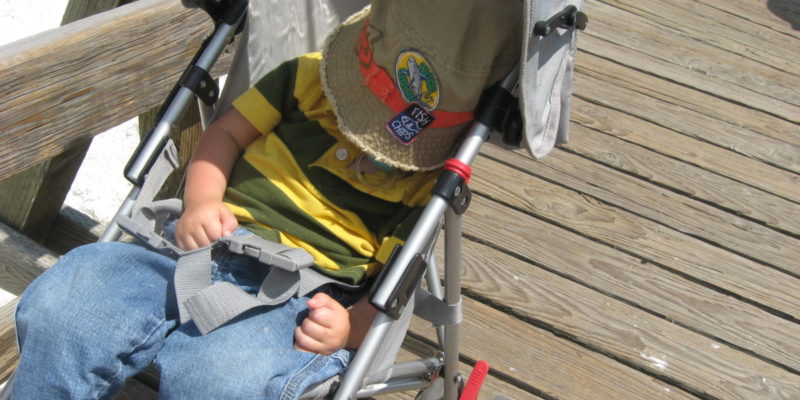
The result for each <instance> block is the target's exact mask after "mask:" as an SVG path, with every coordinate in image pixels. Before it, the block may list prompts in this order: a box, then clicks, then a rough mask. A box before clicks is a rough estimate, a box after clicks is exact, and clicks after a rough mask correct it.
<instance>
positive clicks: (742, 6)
mask: <svg viewBox="0 0 800 400" xmlns="http://www.w3.org/2000/svg"><path fill="white" fill-rule="evenodd" d="M698 1H699V2H701V3H704V4H708V5H709V6H711V7H714V8H716V9H719V10H722V11H725V12H726V13H727V15H726V16H727V17H728V19H729V21H728V22H727V23H728V24H731V25H734V26H735V25H737V24H740V23H741V21H745V22H751V23H756V24H758V25H761V27H762V28H763V29H768V30H771V31H773V32H778V33H780V34H782V35H784V37H785V39H784V40H793V39H800V21H798V17H797V6H796V3H795V2H793V0H768V1H766V2H764V1H763V0H746V1H728V0H698ZM792 5H794V7H792Z"/></svg>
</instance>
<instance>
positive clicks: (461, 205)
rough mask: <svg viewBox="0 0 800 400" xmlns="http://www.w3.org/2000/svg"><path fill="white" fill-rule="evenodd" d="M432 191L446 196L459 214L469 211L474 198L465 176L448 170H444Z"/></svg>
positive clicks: (443, 196)
mask: <svg viewBox="0 0 800 400" xmlns="http://www.w3.org/2000/svg"><path fill="white" fill-rule="evenodd" d="M431 193H433V194H434V195H438V196H440V197H442V198H444V199H445V200H446V201H447V203H448V204H450V207H451V208H452V209H453V211H454V212H455V213H456V214H457V215H461V214H463V213H464V211H467V208H468V207H469V203H470V201H471V200H472V191H471V190H469V186H468V185H467V182H466V181H465V180H464V178H463V177H461V175H459V174H457V173H455V172H453V171H448V170H445V171H442V175H441V176H439V180H438V181H436V186H434V187H433V190H432V191H431Z"/></svg>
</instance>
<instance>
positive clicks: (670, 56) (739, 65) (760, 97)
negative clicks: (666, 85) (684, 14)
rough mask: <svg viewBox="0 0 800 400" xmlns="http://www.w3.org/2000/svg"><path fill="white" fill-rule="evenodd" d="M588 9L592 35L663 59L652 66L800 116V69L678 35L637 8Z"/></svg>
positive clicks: (635, 53) (661, 72)
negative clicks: (766, 63)
mask: <svg viewBox="0 0 800 400" xmlns="http://www.w3.org/2000/svg"><path fill="white" fill-rule="evenodd" d="M586 12H587V13H589V14H590V15H592V24H590V25H589V27H588V28H587V30H586V33H587V35H586V36H592V37H594V38H598V39H602V40H604V41H608V42H612V43H615V44H617V45H619V46H623V47H624V48H626V49H627V53H628V57H629V58H630V57H631V56H643V57H647V58H651V59H652V60H657V61H658V64H659V65H658V66H657V67H655V68H653V69H652V72H654V73H657V74H659V75H665V76H669V77H670V78H671V79H674V80H676V81H678V82H683V83H685V84H688V85H690V86H693V87H698V88H708V89H711V87H709V86H708V85H712V86H717V85H720V86H724V87H725V88H726V89H727V90H728V91H729V93H731V94H732V95H734V96H735V99H736V100H737V101H743V102H744V103H745V104H748V105H750V106H752V107H754V108H758V109H761V110H763V111H769V112H770V113H772V114H774V115H778V116H780V117H781V118H784V119H786V120H788V121H792V122H794V123H798V122H800V116H798V115H800V92H797V90H796V89H795V88H797V87H800V77H798V76H797V75H794V74H790V73H786V72H782V71H779V70H777V69H772V68H769V67H767V66H764V65H763V64H760V63H756V62H753V61H751V60H749V59H747V58H745V57H743V56H740V55H736V54H732V53H729V52H726V51H724V50H721V49H719V48H716V47H714V46H711V45H708V44H706V43H703V42H702V41H698V40H691V39H690V37H689V36H684V35H677V34H676V33H675V31H674V30H671V29H668V28H665V27H663V26H659V25H657V24H653V23H650V21H648V20H645V19H643V18H641V17H639V16H637V15H635V14H632V13H628V12H620V11H619V9H616V8H614V7H611V6H609V5H607V4H605V3H601V2H589V3H587V4H586ZM621 20H624V21H625V22H624V29H622V26H620V21H621ZM676 49H680V51H676ZM646 69H648V70H650V68H646ZM678 71H680V72H681V73H677V72H678ZM701 77H702V79H700V78H701ZM703 81H705V83H704V82H703ZM711 91H714V92H717V90H713V89H712V90H711Z"/></svg>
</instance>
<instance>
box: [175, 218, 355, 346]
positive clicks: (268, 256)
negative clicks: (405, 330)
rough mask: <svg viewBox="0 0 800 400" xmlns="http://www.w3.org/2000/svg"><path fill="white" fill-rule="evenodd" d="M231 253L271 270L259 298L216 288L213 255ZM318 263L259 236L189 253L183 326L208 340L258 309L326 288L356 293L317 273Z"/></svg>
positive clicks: (226, 286) (183, 271)
mask: <svg viewBox="0 0 800 400" xmlns="http://www.w3.org/2000/svg"><path fill="white" fill-rule="evenodd" d="M219 247H222V248H227V250H228V251H230V252H231V253H234V254H242V255H246V256H249V257H252V258H255V259H257V260H258V261H259V262H260V263H262V264H264V265H265V266H271V269H270V271H269V273H267V277H266V278H265V279H264V281H263V282H262V284H261V287H260V288H259V291H258V294H257V295H255V296H252V295H250V294H248V293H247V292H245V291H244V290H242V289H241V288H239V287H238V286H236V285H234V284H232V283H230V282H218V283H214V284H211V260H212V252H213V251H214V250H215V249H216V248H219ZM312 265H314V258H313V257H312V256H311V254H309V253H308V252H306V251H305V250H303V249H298V248H293V247H289V246H285V245H282V244H279V243H275V242H270V241H268V240H265V239H263V238H261V237H259V236H257V235H255V234H252V233H249V234H246V235H240V236H231V237H227V238H222V239H220V240H219V241H217V242H216V243H215V244H213V245H211V246H207V247H204V248H201V249H198V250H195V251H192V252H188V253H185V254H184V255H183V256H181V257H180V258H179V259H178V264H177V267H176V269H175V294H176V297H177V300H178V311H179V313H180V320H181V323H186V322H188V321H189V320H193V321H194V323H195V325H197V328H198V329H199V330H200V333H202V334H203V335H205V334H207V333H208V332H211V331H213V330H214V329H216V328H218V327H220V326H221V325H223V324H225V323H226V322H228V321H230V320H232V319H233V318H236V317H237V316H239V315H241V314H242V313H244V312H246V311H248V310H251V309H253V308H255V307H262V306H274V305H278V304H282V303H283V302H285V301H287V300H289V298H291V297H292V296H298V297H302V296H305V295H307V294H309V293H311V292H312V291H314V290H315V289H317V288H319V287H320V286H322V285H325V284H329V283H332V284H336V285H337V286H346V287H347V288H351V289H356V288H357V287H355V286H351V285H347V284H344V283H342V282H339V281H337V280H335V279H333V278H329V277H327V276H325V275H322V274H321V273H319V272H317V271H315V270H314V269H312V268H309V267H311V266H312Z"/></svg>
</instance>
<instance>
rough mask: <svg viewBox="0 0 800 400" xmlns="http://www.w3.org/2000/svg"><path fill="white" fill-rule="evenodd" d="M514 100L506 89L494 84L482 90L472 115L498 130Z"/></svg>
mask: <svg viewBox="0 0 800 400" xmlns="http://www.w3.org/2000/svg"><path fill="white" fill-rule="evenodd" d="M516 101H517V99H516V98H515V97H514V95H513V94H511V92H510V91H508V89H505V88H503V87H502V86H500V85H499V84H498V85H494V86H491V87H489V88H488V89H486V90H484V91H483V93H482V94H481V98H480V100H479V101H478V106H477V107H476V108H475V112H474V114H473V115H474V116H475V120H476V121H478V122H480V123H482V124H484V125H486V126H488V127H489V128H491V129H494V130H496V131H499V130H500V128H501V127H502V125H503V119H504V117H505V115H506V114H507V111H508V110H509V109H510V108H511V107H512V106H513V104H515V103H516Z"/></svg>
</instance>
